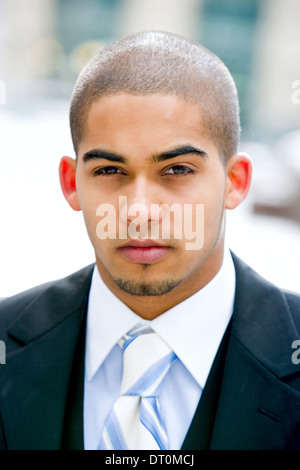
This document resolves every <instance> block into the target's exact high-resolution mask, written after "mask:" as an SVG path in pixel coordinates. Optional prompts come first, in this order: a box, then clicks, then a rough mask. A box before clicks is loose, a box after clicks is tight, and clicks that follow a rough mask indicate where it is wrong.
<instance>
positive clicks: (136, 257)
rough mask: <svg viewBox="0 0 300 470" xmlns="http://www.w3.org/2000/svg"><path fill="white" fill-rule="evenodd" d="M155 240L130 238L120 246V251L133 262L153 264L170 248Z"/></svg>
mask: <svg viewBox="0 0 300 470" xmlns="http://www.w3.org/2000/svg"><path fill="white" fill-rule="evenodd" d="M170 249H171V248H170V247H169V246H165V245H161V244H160V243H157V242H154V241H153V240H129V241H127V242H125V243H124V244H123V245H122V246H120V247H119V248H118V250H119V252H120V253H121V254H122V255H123V256H124V257H125V258H126V259H128V260H129V261H132V262H133V263H142V264H152V263H156V262H157V261H160V260H161V259H162V258H163V257H164V256H165V255H166V254H167V253H168V252H169V250H170Z"/></svg>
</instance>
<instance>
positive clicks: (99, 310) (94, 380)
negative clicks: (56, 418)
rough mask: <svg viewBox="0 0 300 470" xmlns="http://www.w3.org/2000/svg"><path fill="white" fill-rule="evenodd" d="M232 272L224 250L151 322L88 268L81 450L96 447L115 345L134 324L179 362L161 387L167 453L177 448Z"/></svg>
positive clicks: (117, 356) (223, 322)
mask: <svg viewBox="0 0 300 470" xmlns="http://www.w3.org/2000/svg"><path fill="white" fill-rule="evenodd" d="M234 295H235V269H234V265H233V261H232V258H231V255H230V252H229V250H228V249H226V250H225V255H224V261H223V264H222V267H221V269H220V271H219V272H218V273H217V275H216V276H215V277H214V278H213V279H212V280H211V281H210V282H209V283H208V284H207V285H206V286H205V287H204V288H203V289H201V290H200V291H198V292H196V293H195V294H193V295H192V296H191V297H189V298H187V299H186V300H184V301H183V302H181V303H180V304H178V305H176V306H175V307H173V308H171V309H170V310H168V311H167V312H165V313H163V314H162V315H160V316H158V317H157V318H155V319H154V320H151V321H148V320H143V319H142V318H141V317H139V316H138V315H137V314H135V313H134V312H133V311H132V310H131V309H129V308H128V307H127V306H126V305H125V304H124V303H123V302H122V301H121V300H119V299H118V298H117V297H116V296H115V295H114V294H113V293H112V292H111V291H110V290H109V289H108V287H107V286H106V285H105V284H104V282H103V280H102V279H101V276H100V274H99V271H98V269H97V267H95V269H94V273H93V277H92V283H91V288H90V294H89V302H88V312H87V333H86V335H87V336H86V356H85V386H84V446H85V449H88V450H93V449H97V448H98V444H99V441H100V436H101V433H102V430H103V428H104V424H105V421H106V418H107V416H108V414H109V412H110V411H111V408H112V406H113V404H114V402H115V401H116V399H117V398H118V396H119V390H120V384H121V378H122V351H121V349H120V348H119V347H118V346H116V343H117V342H118V340H119V339H120V338H121V337H122V336H123V335H124V333H126V332H127V331H128V330H130V329H131V328H132V327H133V326H135V325H136V324H137V323H145V324H146V323H148V324H151V327H152V329H153V330H154V331H155V332H156V333H158V334H159V335H160V336H161V337H162V338H163V339H164V340H165V341H166V342H167V343H168V344H169V345H170V346H171V348H172V349H173V351H174V352H175V354H176V355H177V357H178V358H179V360H177V361H176V362H175V363H174V365H173V366H172V367H171V369H170V371H169V372H168V374H167V376H166V377H165V380H164V382H163V384H162V387H161V392H160V396H159V399H160V404H161V409H162V410H163V413H164V420H165V425H166V430H167V433H168V437H169V444H170V447H169V448H170V450H176V449H180V448H181V446H182V443H183V441H184V438H185V435H186V433H187V431H188V428H189V426H190V424H191V421H192V418H193V415H194V413H195V410H196V408H197V405H198V402H199V399H200V397H201V393H202V390H203V388H204V385H205V383H206V380H207V377H208V374H209V371H210V369H211V366H212V363H213V360H214V358H215V355H216V353H217V350H218V347H219V345H220V342H221V340H222V337H223V335H224V332H225V330H226V327H227V325H228V323H229V320H230V318H231V315H232V311H233V303H234Z"/></svg>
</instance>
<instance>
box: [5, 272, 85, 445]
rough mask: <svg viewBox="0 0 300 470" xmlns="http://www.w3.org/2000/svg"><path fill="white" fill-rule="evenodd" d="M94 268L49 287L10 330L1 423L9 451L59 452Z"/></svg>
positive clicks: (21, 314)
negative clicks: (67, 400) (76, 351)
mask: <svg viewBox="0 0 300 470" xmlns="http://www.w3.org/2000/svg"><path fill="white" fill-rule="evenodd" d="M92 269H93V267H92V266H89V267H88V268H85V269H84V270H82V271H80V272H79V273H77V274H75V275H73V276H71V277H69V278H66V279H65V280H63V281H61V282H59V283H57V284H56V283H54V284H51V285H49V288H48V289H46V290H45V291H44V292H43V293H42V294H41V295H40V296H38V297H37V299H36V300H34V303H32V304H31V305H30V308H28V309H26V310H24V311H23V312H21V313H20V315H19V316H18V318H17V320H16V321H15V322H14V324H13V325H12V326H11V328H10V332H9V335H10V338H11V343H10V344H9V345H8V348H7V349H8V350H10V351H11V352H10V353H8V354H7V358H6V363H7V367H5V369H4V372H5V373H6V376H5V377H4V382H3V383H4V386H3V389H2V397H1V400H2V404H3V406H2V410H3V411H2V419H3V424H4V429H5V437H6V442H7V446H8V448H10V449H18V450H22V449H50V450H51V449H59V448H60V446H61V438H62V429H63V422H64V412H65V405H66V398H67V391H68V384H69V379H70V373H71V369H72V364H73V359H74V354H75V350H76V345H77V341H78V336H79V331H80V327H81V323H82V320H83V315H84V312H85V308H86V303H87V299H88V293H89V286H90V281H91V274H92Z"/></svg>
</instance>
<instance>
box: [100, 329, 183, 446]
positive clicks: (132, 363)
mask: <svg viewBox="0 0 300 470" xmlns="http://www.w3.org/2000/svg"><path fill="white" fill-rule="evenodd" d="M118 344H119V345H120V347H121V348H122V349H123V377H122V383H121V390H120V396H119V398H118V400H117V401H116V402H115V404H114V406H113V409H112V411H111V413H110V415H109V416H108V419H107V421H106V424H105V428H104V431H103V434H102V437H101V440H100V444H99V449H102V450H141V449H145V450H160V449H161V450H163V449H168V438H167V434H166V430H165V426H164V423H163V419H162V415H161V410H160V404H159V400H158V394H159V390H160V387H161V384H162V380H163V379H164V377H165V375H166V373H167V372H168V370H169V368H170V366H171V365H172V364H173V362H174V360H175V359H176V355H175V354H174V352H173V351H172V350H171V349H170V347H169V346H168V345H167V344H166V343H165V342H164V341H163V340H162V338H160V336H158V335H157V334H156V333H155V332H154V331H153V330H152V329H151V328H149V327H147V326H146V327H145V326H142V327H141V326H139V325H137V326H136V327H134V328H133V329H132V330H130V331H129V332H128V333H127V335H125V336H124V337H123V338H122V339H121V341H120V342H119V343H118Z"/></svg>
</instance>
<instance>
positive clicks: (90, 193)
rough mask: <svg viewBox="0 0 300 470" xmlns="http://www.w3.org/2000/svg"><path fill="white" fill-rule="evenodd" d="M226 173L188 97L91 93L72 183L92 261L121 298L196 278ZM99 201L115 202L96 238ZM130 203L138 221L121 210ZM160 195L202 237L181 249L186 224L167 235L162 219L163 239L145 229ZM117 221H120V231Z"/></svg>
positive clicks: (213, 251) (154, 220) (214, 252)
mask: <svg viewBox="0 0 300 470" xmlns="http://www.w3.org/2000/svg"><path fill="white" fill-rule="evenodd" d="M226 182H227V178H226V171H225V168H224V164H223V163H222V161H221V158H220V155H219V152H218V150H217V148H216V146H215V145H214V143H213V142H212V141H211V140H210V139H209V137H208V135H207V134H206V132H205V129H204V126H203V123H202V118H201V113H200V110H199V107H198V106H197V105H196V104H191V103H188V102H186V101H185V100H183V99H181V98H178V97H175V96H170V95H167V96H164V95H159V94H157V95H149V96H140V95H138V96H135V95H130V94H126V93H118V94H115V95H110V96H104V97H102V98H100V99H99V100H97V101H95V102H94V103H93V104H92V106H91V108H90V111H89V115H88V121H87V124H86V133H85V136H84V139H83V140H82V141H81V143H80V146H79V149H78V161H77V167H76V188H77V196H78V200H79V204H80V207H81V209H82V211H83V215H84V218H85V223H86V227H87V231H88V234H89V237H90V239H91V242H92V244H93V247H94V250H95V254H96V262H97V266H98V268H99V271H100V273H101V275H102V277H103V279H104V281H105V282H106V284H107V285H108V286H109V287H110V288H111V290H112V291H113V292H115V293H117V294H118V295H119V296H122V295H124V296H125V297H126V298H130V296H137V295H138V296H141V295H143V296H149V295H150V296H153V295H156V296H157V295H160V296H164V295H166V296H170V295H174V296H175V297H176V295H177V294H178V293H179V292H181V293H183V292H184V295H185V296H186V297H187V296H188V295H190V294H191V293H193V292H195V291H196V290H198V289H199V288H201V287H202V286H203V285H205V284H206V283H207V282H208V281H209V280H210V279H211V278H212V277H213V276H214V274H215V273H216V272H217V271H218V269H219V267H220V265H221V262H222V253H223V235H224V207H225V194H226ZM120 196H122V198H121V199H120ZM124 201H126V205H127V211H126V205H125V203H124ZM103 204H110V205H112V206H113V207H114V208H115V213H116V219H117V220H116V228H117V231H116V238H106V239H100V238H99V221H100V220H101V217H100V216H99V214H100V211H99V209H97V208H99V206H101V205H103ZM133 204H139V205H141V206H139V207H143V208H144V209H145V210H144V216H145V214H146V219H145V218H144V219H143V223H141V224H140V225H139V226H138V225H137V221H138V219H137V217H138V215H139V213H138V212H135V211H134V210H133V211H131V212H130V207H131V208H133V209H134V208H137V207H138V206H133ZM162 204H165V205H167V207H171V206H172V205H173V204H176V205H177V206H176V207H177V208H181V210H182V215H183V220H185V218H186V220H188V215H187V213H185V205H188V206H189V207H190V209H191V210H192V213H193V218H194V220H193V227H192V226H190V229H191V230H192V228H193V230H195V229H197V231H198V236H199V230H201V231H203V233H204V242H203V244H202V243H200V244H199V243H198V247H197V246H196V245H197V244H195V248H196V249H187V246H188V245H187V243H190V242H191V241H192V240H190V239H187V237H186V234H187V233H188V232H187V231H186V232H184V230H182V237H181V238H180V237H178V235H176V237H175V232H174V230H175V229H174V226H173V225H172V224H171V225H170V236H169V237H168V239H166V238H162V234H161V235H160V238H155V239H154V238H153V237H151V231H150V226H151V224H154V225H155V224H156V227H157V226H161V225H162V220H163V218H164V217H165V214H166V212H164V210H159V211H158V212H155V211H153V207H156V208H157V207H162V206H161V205H162ZM197 204H198V205H202V206H201V207H204V219H202V218H201V219H197V221H196V205H197ZM153 205H156V206H153ZM102 207H104V206H102ZM106 207H107V206H106ZM165 207H166V206H165ZM173 207H174V206H173ZM198 207H199V206H198ZM97 210H98V212H97ZM151 210H152V212H151ZM97 214H98V215H97ZM147 214H148V215H147ZM102 215H104V214H103V213H102ZM198 215H199V214H198ZM102 219H103V218H102ZM171 220H172V217H171ZM178 220H179V219H178ZM139 221H141V219H140V220H139ZM121 222H122V223H124V224H125V225H126V227H127V233H126V238H124V232H123V238H122V239H120V238H119V234H120V230H121ZM199 223H200V225H199ZM130 224H131V225H130ZM134 224H135V225H134ZM179 225H180V223H179ZM97 226H98V234H97ZM129 227H130V228H131V231H130V230H129ZM135 227H136V229H137V230H136V231H134V230H133V229H134V228H135ZM145 228H148V229H149V231H148V236H145V232H143V233H142V234H141V235H143V237H142V236H139V235H138V229H143V230H144V229H145ZM178 228H179V229H180V226H179V227H178V226H177V229H178ZM182 228H183V227H182ZM123 229H124V227H123ZM177 229H176V230H177ZM179 231H180V230H179ZM129 232H130V233H129ZM156 233H157V232H156ZM160 233H161V232H160ZM176 233H178V232H176ZM132 234H133V235H132ZM187 236H189V235H187ZM132 238H134V239H135V242H137V243H133V242H132ZM141 238H144V241H143V242H141V243H140V241H141ZM202 241H203V240H202ZM155 244H156V246H153V245H155ZM157 244H159V246H157ZM200 245H201V247H200ZM172 292H173V294H172ZM179 297H180V295H179ZM181 297H182V296H181Z"/></svg>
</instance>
